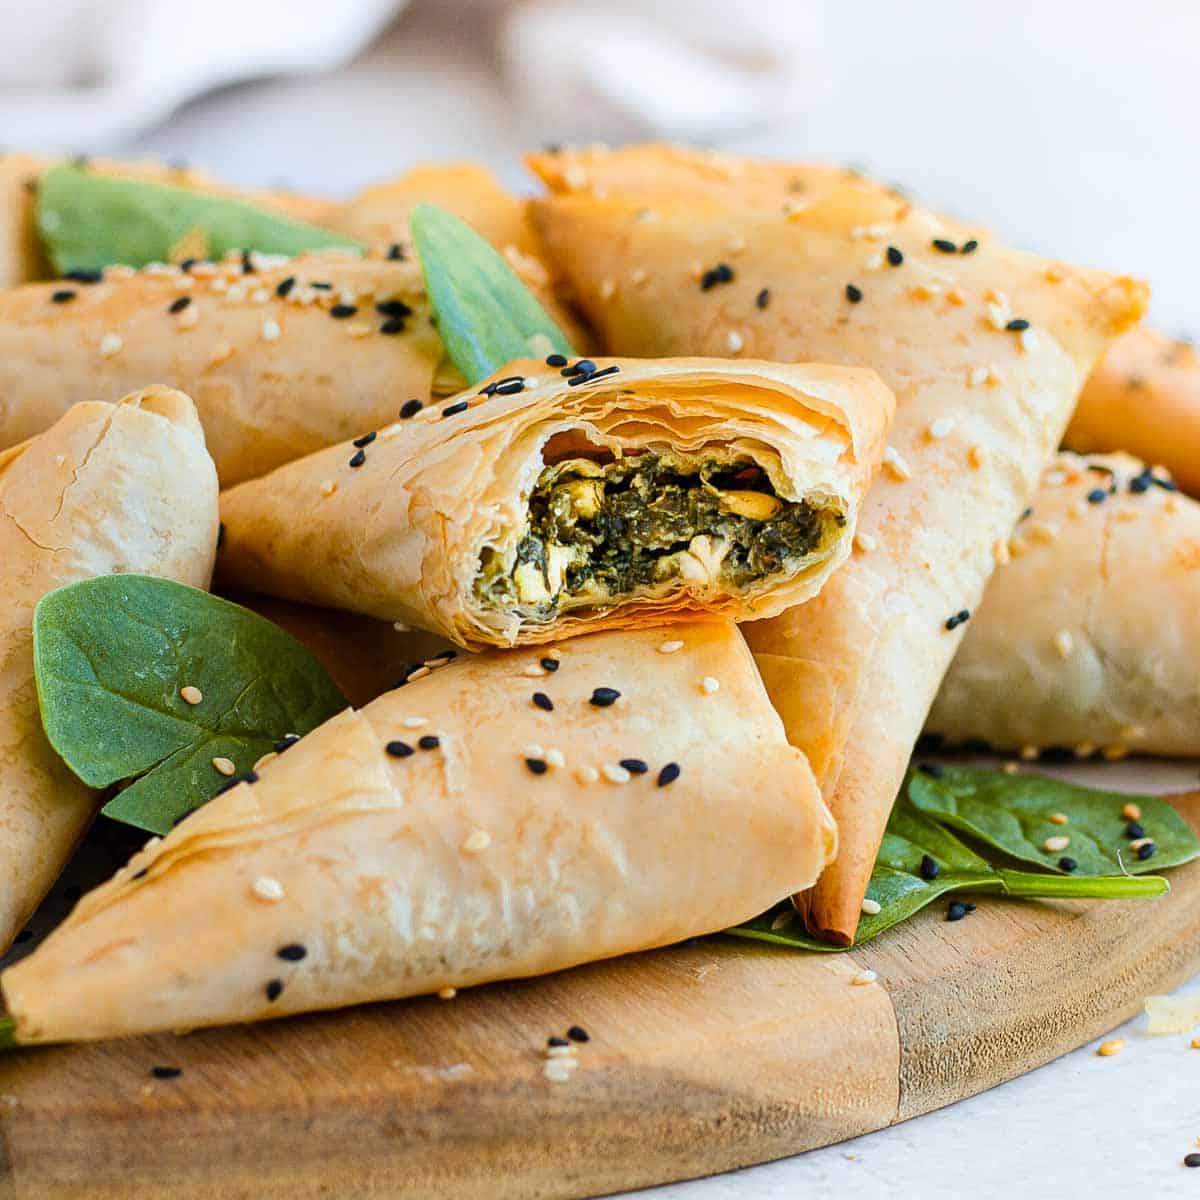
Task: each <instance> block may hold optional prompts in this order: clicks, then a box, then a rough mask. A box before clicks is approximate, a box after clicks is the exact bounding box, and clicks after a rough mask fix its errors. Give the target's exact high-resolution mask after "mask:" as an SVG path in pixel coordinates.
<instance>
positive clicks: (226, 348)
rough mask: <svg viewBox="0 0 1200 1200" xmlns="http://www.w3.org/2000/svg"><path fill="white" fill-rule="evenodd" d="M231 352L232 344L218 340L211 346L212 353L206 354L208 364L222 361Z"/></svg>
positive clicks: (214, 364) (212, 364) (215, 364)
mask: <svg viewBox="0 0 1200 1200" xmlns="http://www.w3.org/2000/svg"><path fill="white" fill-rule="evenodd" d="M232 354H233V346H232V345H231V344H230V343H229V342H225V341H221V342H218V343H217V344H216V345H215V346H214V347H213V348H212V353H211V354H210V355H209V356H208V361H209V365H210V366H214V367H215V366H217V365H218V364H220V363H223V362H224V361H225V360H226V359H227V358H229V357H230V356H231V355H232Z"/></svg>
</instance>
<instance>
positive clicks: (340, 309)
mask: <svg viewBox="0 0 1200 1200" xmlns="http://www.w3.org/2000/svg"><path fill="white" fill-rule="evenodd" d="M316 286H317V285H316V284H315V283H314V284H313V287H316ZM357 312H358V309H357V307H356V306H355V305H353V304H335V305H334V306H333V307H332V308H331V309H330V310H329V315H330V316H331V317H333V318H334V320H335V321H344V320H346V318H347V317H353V316H354V315H355V314H356V313H357Z"/></svg>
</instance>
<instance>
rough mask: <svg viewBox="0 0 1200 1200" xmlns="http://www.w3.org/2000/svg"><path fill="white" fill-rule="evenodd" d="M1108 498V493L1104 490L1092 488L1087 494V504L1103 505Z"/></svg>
mask: <svg viewBox="0 0 1200 1200" xmlns="http://www.w3.org/2000/svg"><path fill="white" fill-rule="evenodd" d="M1107 497H1108V492H1107V491H1105V489H1104V488H1092V490H1091V491H1090V492H1088V494H1087V502H1088V503H1089V504H1103V503H1104V501H1105V500H1106V499H1107Z"/></svg>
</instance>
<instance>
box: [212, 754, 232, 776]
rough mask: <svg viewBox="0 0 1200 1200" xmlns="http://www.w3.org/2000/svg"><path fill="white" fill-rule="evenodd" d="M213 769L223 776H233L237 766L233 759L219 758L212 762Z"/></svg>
mask: <svg viewBox="0 0 1200 1200" xmlns="http://www.w3.org/2000/svg"><path fill="white" fill-rule="evenodd" d="M212 765H213V767H214V768H215V769H216V770H217V771H219V772H220V773H221V774H222V775H232V774H233V773H234V772H235V771H236V770H237V765H236V764H235V763H234V761H233V759H232V758H223V757H218V758H214V759H213V760H212Z"/></svg>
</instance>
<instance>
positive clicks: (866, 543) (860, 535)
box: [854, 529, 879, 554]
mask: <svg viewBox="0 0 1200 1200" xmlns="http://www.w3.org/2000/svg"><path fill="white" fill-rule="evenodd" d="M854 548H855V549H856V550H861V551H862V552H863V553H864V554H869V553H870V552H871V551H872V550H877V549H878V548H879V543H878V542H877V541H876V540H875V538H873V537H872V536H871V535H870V534H869V533H867V532H866V531H865V530H863V529H860V530H859V531H858V532H857V533H856V534H855V535H854Z"/></svg>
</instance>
